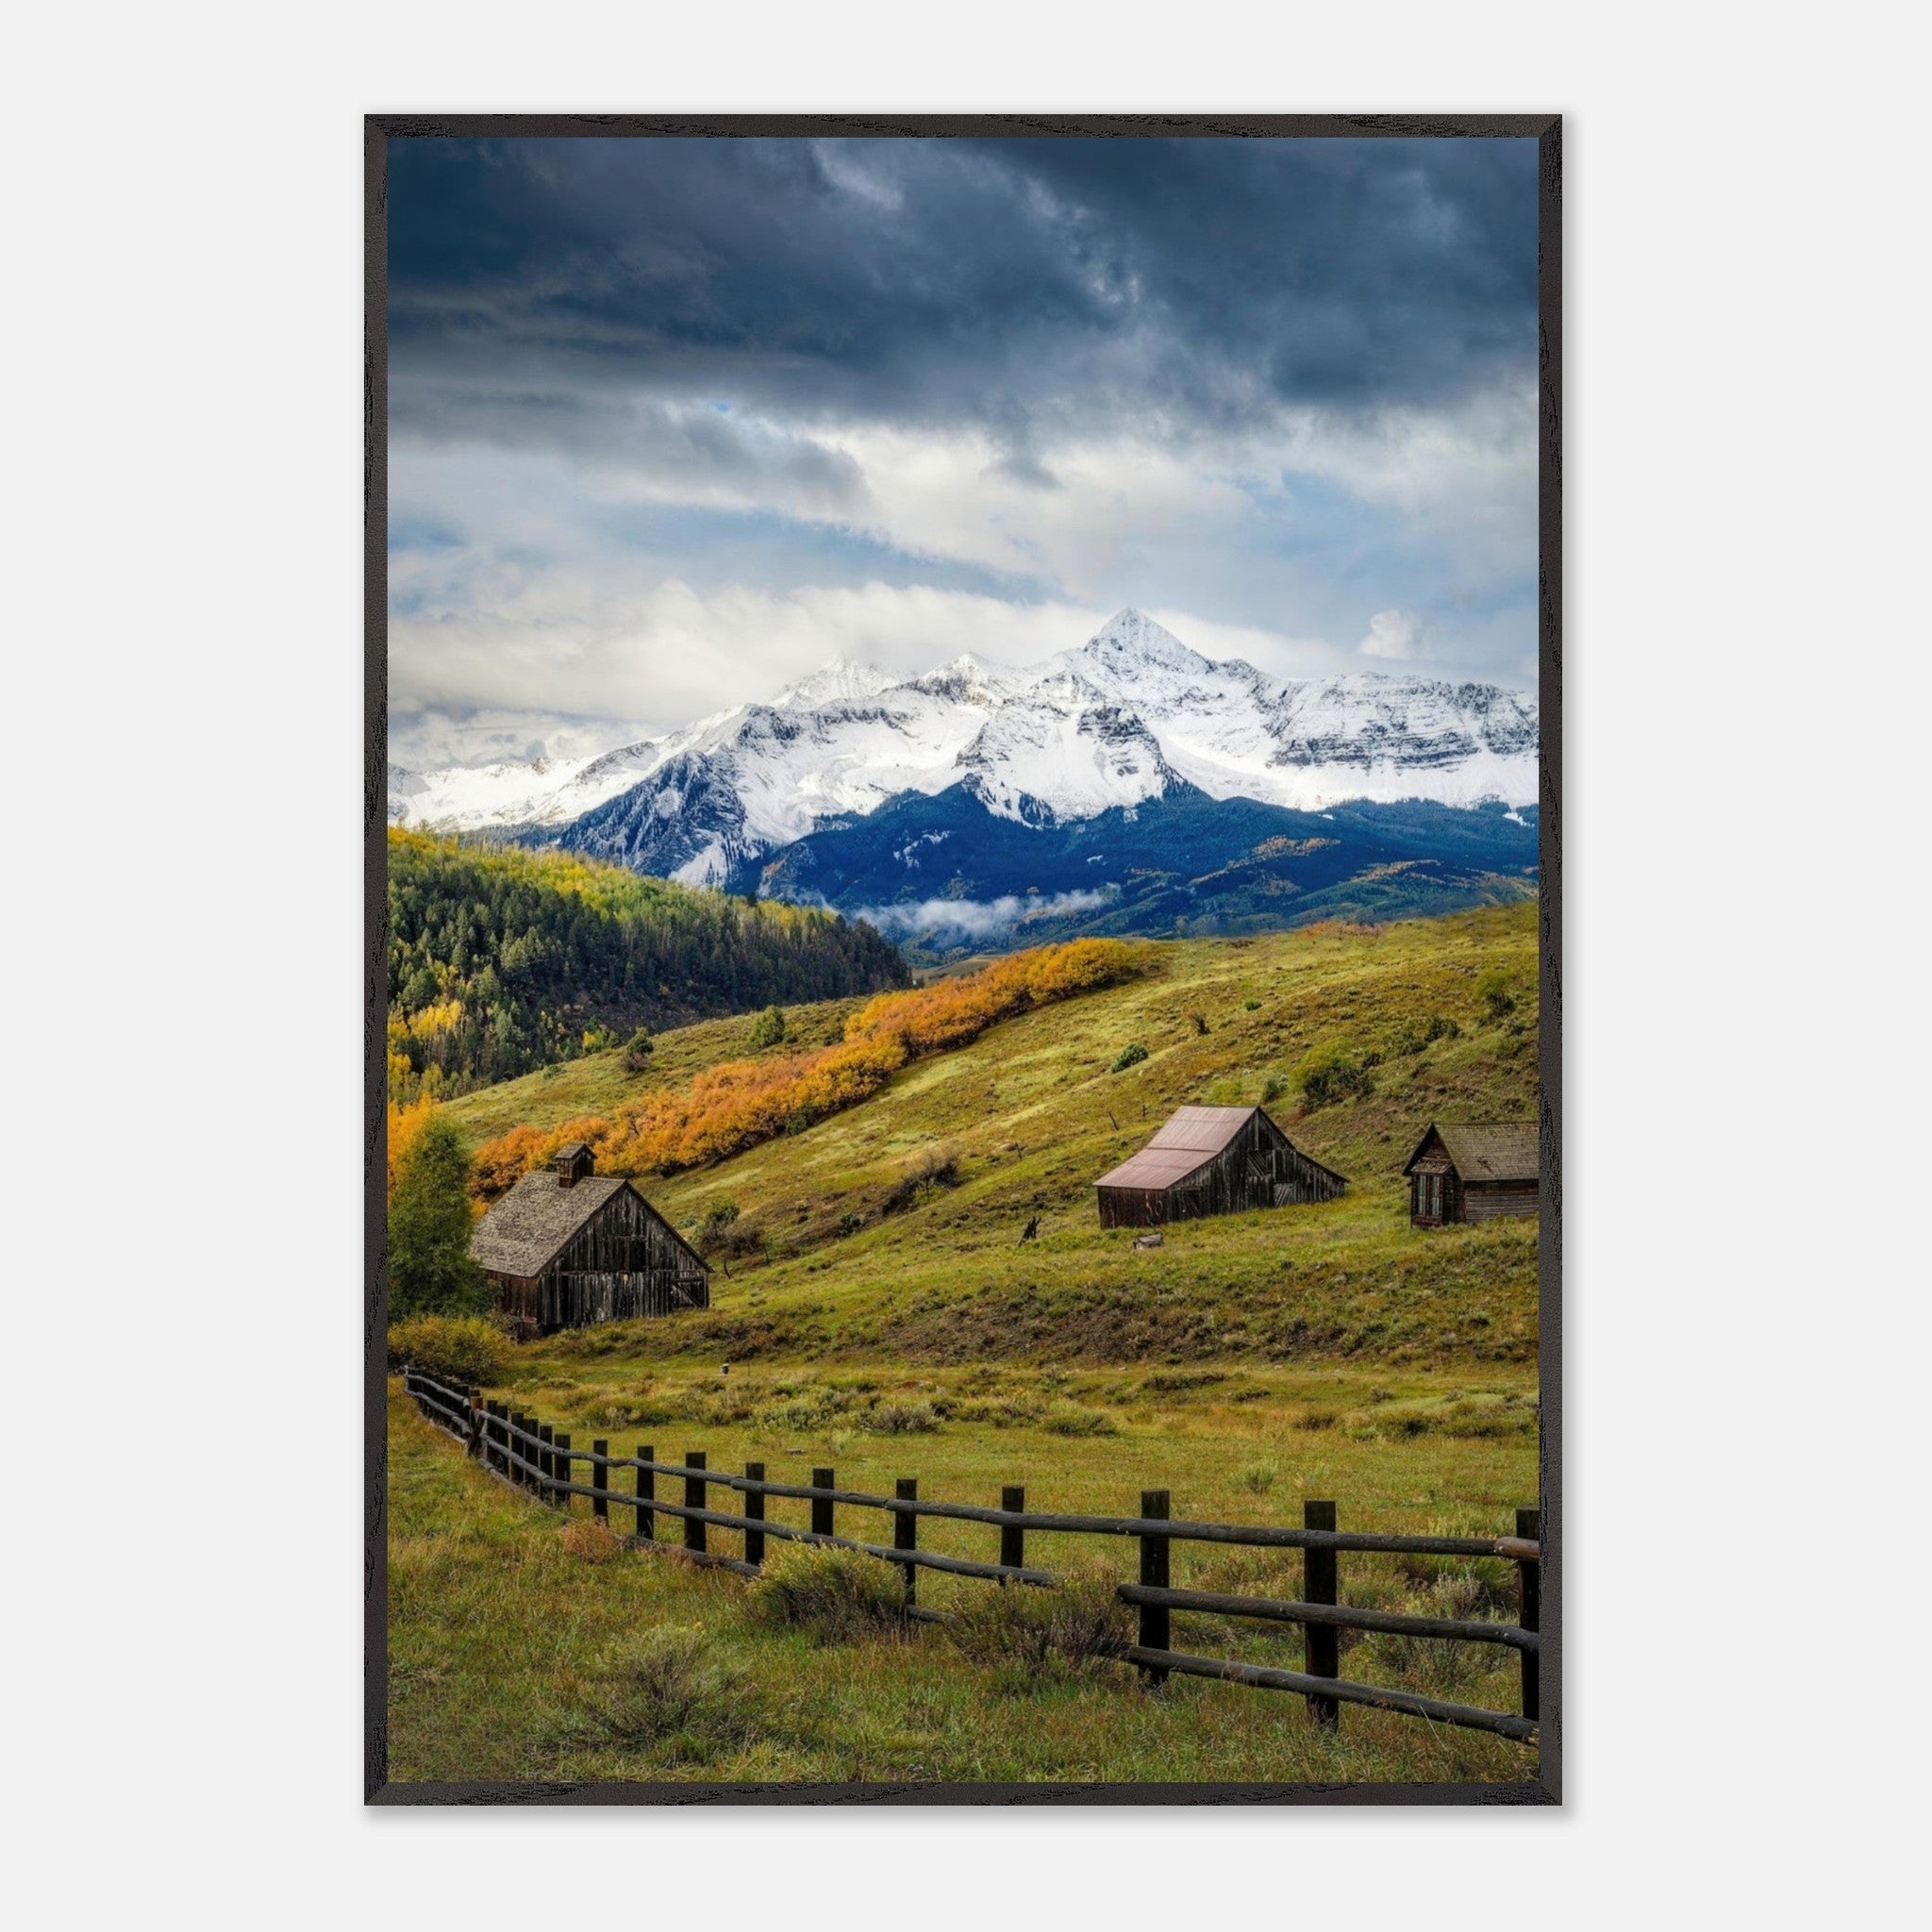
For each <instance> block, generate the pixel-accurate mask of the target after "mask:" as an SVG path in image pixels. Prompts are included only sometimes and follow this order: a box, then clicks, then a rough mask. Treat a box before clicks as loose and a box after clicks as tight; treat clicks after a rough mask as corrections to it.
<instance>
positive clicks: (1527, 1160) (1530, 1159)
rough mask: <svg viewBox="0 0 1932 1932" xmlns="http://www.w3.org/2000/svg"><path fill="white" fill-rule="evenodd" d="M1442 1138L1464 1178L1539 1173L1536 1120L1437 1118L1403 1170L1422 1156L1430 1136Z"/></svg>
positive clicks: (1488, 1178) (1509, 1178) (1506, 1178)
mask: <svg viewBox="0 0 1932 1932" xmlns="http://www.w3.org/2000/svg"><path fill="white" fill-rule="evenodd" d="M1432 1139H1433V1140H1438V1141H1441V1143H1442V1147H1443V1151H1444V1152H1445V1153H1446V1154H1447V1155H1448V1156H1449V1158H1450V1159H1451V1160H1453V1161H1454V1162H1455V1163H1456V1172H1457V1174H1460V1175H1461V1176H1462V1178H1463V1180H1464V1181H1466V1182H1467V1181H1533V1180H1536V1179H1538V1178H1539V1177H1540V1173H1541V1162H1540V1160H1539V1158H1538V1146H1537V1133H1536V1123H1535V1122H1534V1121H1502V1122H1497V1123H1494V1124H1449V1125H1444V1124H1442V1123H1441V1122H1440V1121H1439V1122H1437V1123H1436V1124H1434V1125H1432V1126H1431V1127H1430V1128H1429V1131H1428V1132H1427V1133H1426V1134H1424V1136H1423V1138H1422V1140H1421V1141H1419V1142H1418V1143H1417V1146H1416V1150H1415V1152H1414V1153H1413V1154H1411V1155H1410V1156H1409V1157H1408V1161H1407V1165H1406V1166H1405V1167H1404V1168H1403V1170H1402V1171H1403V1173H1404V1174H1407V1173H1408V1172H1409V1170H1410V1169H1411V1168H1413V1167H1414V1166H1415V1164H1416V1162H1417V1161H1418V1160H1420V1159H1421V1158H1423V1155H1424V1152H1425V1150H1426V1149H1427V1147H1428V1144H1429V1142H1430V1141H1431V1140H1432Z"/></svg>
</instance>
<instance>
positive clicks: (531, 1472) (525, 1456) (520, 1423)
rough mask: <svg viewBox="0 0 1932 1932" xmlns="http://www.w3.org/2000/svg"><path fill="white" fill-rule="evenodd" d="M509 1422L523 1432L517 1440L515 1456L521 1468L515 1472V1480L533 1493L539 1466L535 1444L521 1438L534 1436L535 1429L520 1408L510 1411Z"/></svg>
mask: <svg viewBox="0 0 1932 1932" xmlns="http://www.w3.org/2000/svg"><path fill="white" fill-rule="evenodd" d="M510 1420H511V1421H512V1422H513V1423H515V1424H516V1425H517V1427H518V1429H519V1430H520V1431H522V1432H523V1433H522V1435H519V1437H518V1439H517V1455H518V1457H520V1458H521V1466H520V1467H519V1468H518V1470H517V1480H518V1482H520V1483H522V1484H523V1486H524V1487H525V1489H526V1490H530V1491H535V1489H536V1487H537V1477H538V1473H539V1470H540V1469H541V1464H540V1463H539V1462H538V1460H537V1444H536V1443H534V1442H526V1441H524V1440H523V1436H524V1435H535V1434H536V1429H535V1427H534V1425H533V1424H532V1423H531V1421H530V1418H529V1417H528V1416H526V1415H525V1413H524V1412H523V1410H522V1409H520V1408H519V1409H513V1410H511V1412H510Z"/></svg>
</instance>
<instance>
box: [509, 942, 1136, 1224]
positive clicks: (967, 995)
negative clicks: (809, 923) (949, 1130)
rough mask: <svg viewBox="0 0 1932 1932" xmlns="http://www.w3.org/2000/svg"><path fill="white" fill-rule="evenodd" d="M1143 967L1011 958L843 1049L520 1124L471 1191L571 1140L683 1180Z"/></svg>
mask: <svg viewBox="0 0 1932 1932" xmlns="http://www.w3.org/2000/svg"><path fill="white" fill-rule="evenodd" d="M1140 962H1141V949H1140V948H1138V947H1135V946H1130V945H1126V944H1124V943H1123V942H1122V941H1119V940H1074V941H1070V942H1069V943H1067V944H1066V945H1060V946H1041V947H1038V948H1036V949H1035V950H1033V951H1032V952H1027V953H1015V954H1013V955H1011V956H1010V957H1009V958H1005V959H1000V960H996V961H995V962H994V963H993V964H992V965H991V966H988V967H985V968H983V969H982V970H981V971H979V972H977V973H972V974H962V975H961V976H960V977H958V978H957V979H942V980H940V981H937V982H936V983H935V984H933V985H931V986H924V987H916V988H914V989H913V990H912V991H909V992H893V993H882V994H880V995H879V997H878V998H876V999H874V1000H870V1001H868V1002H867V1003H866V1005H865V1006H863V1007H861V1008H859V1010H858V1012H857V1013H855V1014H854V1015H853V1016H852V1018H851V1019H850V1020H848V1021H847V1022H846V1024H845V1037H844V1039H843V1040H842V1041H840V1042H839V1044H838V1045H836V1046H827V1047H821V1048H819V1049H817V1050H816V1051H815V1052H808V1053H794V1054H782V1055H765V1056H763V1057H761V1058H758V1059H752V1060H726V1061H724V1062H723V1063H721V1064H720V1065H718V1066H715V1067H708V1068H706V1069H705V1071H704V1072H703V1073H701V1074H698V1075H697V1076H696V1077H695V1078H694V1079H693V1080H692V1081H691V1085H690V1087H689V1088H687V1089H686V1090H684V1091H682V1092H679V1091H671V1090H667V1089H659V1090H658V1091H655V1092H652V1093H647V1094H644V1095H642V1096H641V1098H639V1099H637V1100H635V1101H631V1102H628V1103H626V1104H625V1106H623V1107H620V1108H617V1109H616V1110H615V1112H614V1113H612V1114H611V1115H610V1116H609V1117H608V1119H606V1118H602V1117H598V1116H591V1117H588V1118H585V1119H581V1120H575V1121H569V1122H566V1123H565V1124H563V1125H561V1126H558V1127H553V1128H551V1129H549V1130H548V1131H547V1132H545V1131H543V1130H541V1129H539V1128H537V1127H533V1126H528V1125H524V1126H516V1127H512V1128H511V1129H510V1130H509V1132H508V1133H507V1134H503V1135H499V1136H498V1138H497V1139H495V1140H494V1141H488V1142H486V1143H485V1145H484V1146H483V1147H481V1148H480V1149H479V1150H478V1151H477V1155H476V1162H475V1182H474V1184H473V1185H474V1187H475V1191H476V1193H477V1195H478V1196H479V1197H480V1198H481V1199H483V1200H491V1199H494V1198H495V1196H496V1195H498V1194H501V1193H503V1192H504V1191H506V1190H508V1188H510V1187H512V1186H513V1185H514V1184H515V1182H516V1180H517V1177H518V1176H519V1175H520V1174H527V1173H528V1172H530V1170H531V1169H533V1168H537V1167H541V1166H543V1165H544V1164H545V1163H546V1162H548V1161H549V1160H551V1159H552V1158H555V1156H556V1154H557V1151H558V1148H560V1147H564V1146H567V1145H568V1144H569V1143H570V1142H571V1141H585V1142H586V1143H588V1145H589V1146H590V1148H591V1152H592V1154H593V1155H594V1156H595V1157H596V1162H597V1170H598V1172H599V1173H600V1174H677V1173H681V1172H682V1171H684V1170H685V1169H688V1168H693V1167H705V1166H708V1165H709V1164H710V1163H712V1162H713V1161H719V1160H728V1159H729V1158H731V1157H732V1156H733V1155H734V1154H741V1153H743V1152H744V1151H745V1149H747V1148H749V1147H756V1146H758V1144H759V1143H760V1142H761V1141H770V1140H774V1139H775V1138H776V1137H777V1136H778V1135H780V1134H786V1133H797V1132H800V1131H802V1130H803V1129H804V1128H806V1127H808V1126H809V1125H810V1124H812V1123H813V1122H814V1121H819V1120H823V1119H824V1117H825V1116H826V1115H827V1114H833V1113H837V1112H839V1111H840V1110H841V1108H848V1107H853V1106H856V1105H857V1104H858V1102H860V1101H862V1100H866V1099H869V1098H870V1097H871V1096H872V1095H873V1094H874V1093H876V1092H877V1091H879V1089H880V1088H882V1087H883V1086H884V1085H885V1084H886V1082H887V1081H888V1080H890V1079H891V1077H892V1075H893V1074H896V1073H897V1072H898V1071H899V1069H900V1068H901V1067H904V1066H906V1065H908V1064H909V1063H910V1062H911V1061H913V1060H915V1059H920V1058H924V1056H926V1055H928V1054H934V1053H943V1052H945V1051H947V1050H948V1049H950V1048H953V1047H957V1046H964V1045H966V1044H967V1043H968V1042H969V1041H974V1040H976V1039H977V1038H978V1037H979V1035H980V1034H982V1033H983V1032H985V1031H986V1029H987V1028H988V1027H989V1026H991V1025H992V1024H995V1023H996V1022H998V1021H1000V1020H1004V1019H1008V1018H1010V1017H1011V1016H1012V1015H1014V1014H1016V1013H1024V1012H1026V1011H1028V1010H1029V1009H1030V1008H1034V1007H1038V1006H1046V1005H1049V1004H1051V1003H1052V1002H1054V1001H1056V1000H1062V999H1071V998H1073V997H1074V995H1076V994H1078V993H1082V992H1087V991H1091V990H1092V989H1094V988H1096V987H1102V986H1111V985H1113V984H1115V983H1117V982H1118V981H1120V980H1123V979H1125V978H1126V977H1128V976H1129V975H1130V974H1133V973H1135V972H1137V971H1138V970H1139V968H1140Z"/></svg>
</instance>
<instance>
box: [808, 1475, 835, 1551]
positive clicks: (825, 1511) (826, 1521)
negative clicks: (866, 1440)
mask: <svg viewBox="0 0 1932 1932" xmlns="http://www.w3.org/2000/svg"><path fill="white" fill-rule="evenodd" d="M811 1486H812V1488H813V1489H815V1490H835V1489H837V1488H838V1484H837V1482H836V1481H834V1479H833V1476H832V1472H831V1471H830V1470H829V1469H815V1470H813V1471H812V1473H811ZM811 1533H812V1535H814V1536H832V1535H834V1534H836V1532H835V1531H834V1530H833V1528H832V1499H831V1497H829V1496H814V1497H813V1498H812V1499H811Z"/></svg>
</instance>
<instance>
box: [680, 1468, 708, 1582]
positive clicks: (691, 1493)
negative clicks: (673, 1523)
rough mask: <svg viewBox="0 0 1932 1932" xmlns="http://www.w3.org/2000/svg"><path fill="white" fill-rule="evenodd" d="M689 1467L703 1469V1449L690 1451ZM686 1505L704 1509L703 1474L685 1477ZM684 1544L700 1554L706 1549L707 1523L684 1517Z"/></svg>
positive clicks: (692, 1517) (688, 1507)
mask: <svg viewBox="0 0 1932 1932" xmlns="http://www.w3.org/2000/svg"><path fill="white" fill-rule="evenodd" d="M684 1466H685V1467H686V1468H687V1469H703V1468H704V1466H705V1452H704V1451H703V1450H702V1449H693V1450H691V1451H690V1452H689V1453H688V1454H687V1455H686V1457H685V1458H684ZM684 1507H686V1508H687V1509H702V1508H703V1507H705V1479H704V1477H703V1476H701V1475H688V1476H686V1477H685V1479H684ZM684 1546H685V1548H686V1549H688V1550H691V1551H693V1552H695V1553H696V1554H697V1555H699V1556H703V1555H704V1550H705V1525H704V1524H702V1523H700V1522H699V1521H698V1520H697V1519H696V1518H695V1517H694V1516H687V1517H686V1518H685V1519H684Z"/></svg>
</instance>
